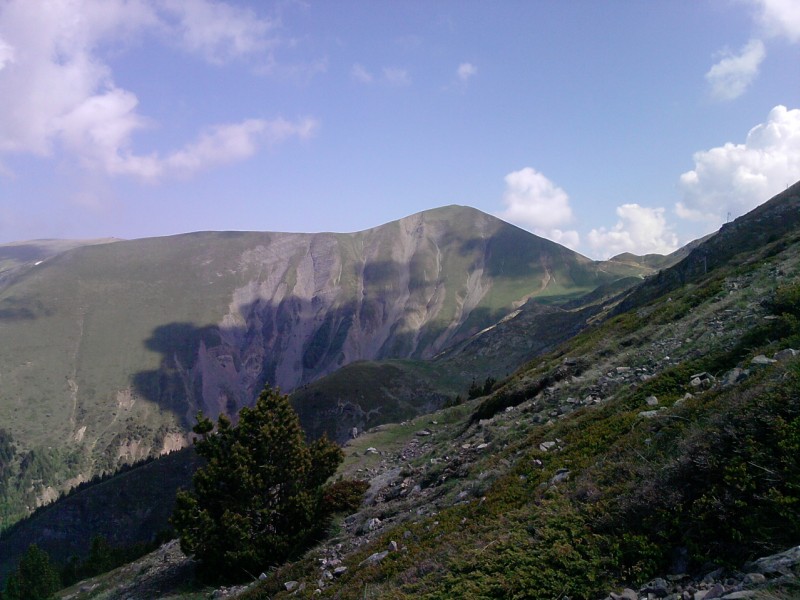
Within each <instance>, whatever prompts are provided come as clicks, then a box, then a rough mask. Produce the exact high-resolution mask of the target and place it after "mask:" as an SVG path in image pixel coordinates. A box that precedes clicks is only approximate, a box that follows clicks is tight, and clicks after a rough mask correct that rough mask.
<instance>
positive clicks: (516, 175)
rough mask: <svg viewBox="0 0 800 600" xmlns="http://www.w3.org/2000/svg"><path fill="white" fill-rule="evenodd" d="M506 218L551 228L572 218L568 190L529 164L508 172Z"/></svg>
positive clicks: (532, 225) (504, 196) (504, 212)
mask: <svg viewBox="0 0 800 600" xmlns="http://www.w3.org/2000/svg"><path fill="white" fill-rule="evenodd" d="M505 182H506V191H505V194H504V195H503V202H504V203H505V205H506V210H504V211H503V212H502V213H501V215H500V216H501V217H502V218H503V219H507V220H509V221H513V222H515V223H522V224H524V225H526V226H529V227H533V228H537V229H550V228H553V227H558V226H559V225H564V224H565V223H569V222H570V221H571V220H572V209H571V208H570V206H569V196H568V195H567V193H566V192H565V191H564V190H562V189H561V188H560V187H558V186H557V185H556V184H554V183H553V182H552V181H550V180H549V179H548V178H547V177H545V176H544V175H542V174H541V173H539V172H538V171H536V170H535V169H532V168H530V167H525V168H524V169H521V170H519V171H513V172H511V173H509V174H508V175H506V177H505Z"/></svg>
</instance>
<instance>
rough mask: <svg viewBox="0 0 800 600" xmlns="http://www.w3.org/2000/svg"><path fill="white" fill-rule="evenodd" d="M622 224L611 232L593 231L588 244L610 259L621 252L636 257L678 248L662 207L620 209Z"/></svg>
mask: <svg viewBox="0 0 800 600" xmlns="http://www.w3.org/2000/svg"><path fill="white" fill-rule="evenodd" d="M616 212H617V217H619V221H617V224H616V225H615V226H614V227H612V228H611V229H606V228H605V227H601V228H599V229H592V230H591V231H590V232H589V235H588V241H589V245H590V246H591V247H592V249H593V250H594V251H595V252H596V253H597V254H598V255H602V256H604V257H610V256H614V255H617V254H620V253H622V252H632V253H634V254H639V255H642V254H651V253H656V254H669V253H670V252H674V251H675V250H677V248H678V238H677V236H676V235H675V234H674V233H673V232H672V231H671V230H670V228H669V226H668V225H667V221H666V219H665V218H664V209H663V208H647V207H644V206H639V205H638V204H623V205H622V206H618V207H617V211H616Z"/></svg>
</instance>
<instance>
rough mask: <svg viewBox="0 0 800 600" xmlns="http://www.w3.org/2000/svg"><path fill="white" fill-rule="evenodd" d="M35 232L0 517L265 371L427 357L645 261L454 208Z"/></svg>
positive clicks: (157, 446)
mask: <svg viewBox="0 0 800 600" xmlns="http://www.w3.org/2000/svg"><path fill="white" fill-rule="evenodd" d="M44 246H45V245H43V244H35V243H31V244H23V245H20V246H17V247H16V250H15V252H16V254H13V256H14V257H15V258H14V259H13V260H16V261H17V263H15V264H17V266H20V265H22V263H24V268H21V270H19V271H18V272H17V273H16V274H15V276H14V277H13V278H12V279H10V280H9V281H8V283H7V285H6V286H5V287H4V288H3V289H2V290H0V334H1V335H2V338H3V340H4V341H5V342H6V343H4V344H3V345H2V346H0V375H1V376H2V390H1V391H0V423H2V424H3V425H2V427H3V431H2V432H0V433H2V436H0V437H3V439H6V440H7V441H8V443H10V444H11V447H13V449H14V453H13V457H12V458H11V459H9V461H8V465H6V466H5V467H4V468H3V470H2V472H3V473H4V474H5V479H6V481H5V482H4V483H6V484H7V485H5V489H6V492H7V493H6V499H5V501H4V506H5V510H4V511H3V513H2V514H3V520H4V522H6V523H9V522H12V521H13V520H14V519H15V518H17V517H18V516H19V515H21V514H24V513H25V512H27V511H29V510H30V509H32V508H33V507H34V506H36V505H39V504H42V503H44V502H47V501H49V500H51V499H53V498H54V497H55V496H56V495H57V493H58V491H59V490H63V489H65V488H67V487H69V486H70V485H73V484H75V483H77V482H79V481H82V480H86V479H88V478H89V477H91V476H92V475H93V474H96V473H99V472H108V471H112V470H114V469H115V468H116V467H118V466H119V465H121V464H125V463H128V462H131V461H134V460H138V459H141V458H144V457H147V456H153V455H158V454H160V453H163V452H168V451H170V450H174V449H177V448H179V447H182V446H183V445H185V444H186V432H187V431H188V429H189V428H190V427H191V425H192V424H193V422H194V417H195V415H196V413H197V411H198V410H202V411H204V413H205V414H207V415H210V416H212V417H216V415H218V414H219V413H220V412H225V413H228V414H230V415H235V414H236V412H237V411H238V410H239V408H241V407H242V406H246V405H248V404H249V403H251V402H252V401H253V399H254V397H255V396H256V394H257V392H258V391H260V389H261V388H262V387H263V385H264V384H265V383H267V382H269V383H270V384H272V385H277V386H279V387H280V388H281V389H282V390H284V391H291V390H293V389H296V388H298V387H301V386H304V385H307V384H309V383H311V382H313V381H315V380H316V379H318V378H320V377H322V376H324V375H327V374H330V373H333V372H334V371H336V370H338V369H340V368H341V367H343V366H345V365H348V364H351V363H356V362H357V361H362V360H378V359H380V360H383V359H414V360H419V359H429V358H432V357H435V356H437V355H438V354H440V353H441V352H443V351H444V350H446V349H448V348H450V347H453V346H454V345H456V344H459V343H461V342H464V341H465V340H467V339H469V338H470V337H471V336H472V335H474V334H476V333H478V332H480V331H482V330H484V329H486V328H487V327H491V326H493V325H495V324H496V323H497V322H498V321H500V320H501V319H503V318H505V317H508V316H509V315H511V314H513V312H514V311H516V310H518V309H520V307H521V306H523V305H524V304H525V303H526V302H528V301H529V300H531V299H536V300H537V301H540V302H548V303H558V302H562V301H567V300H569V299H574V298H575V297H577V296H580V295H582V294H585V293H586V292H589V291H591V290H593V289H595V288H596V287H597V286H599V285H602V284H606V283H608V282H611V281H614V280H615V279H617V278H619V277H621V276H630V275H632V274H639V273H641V272H642V269H641V268H640V267H637V266H631V265H625V264H618V265H614V264H611V263H596V262H593V261H591V260H589V259H587V258H586V257H583V256H581V255H579V254H576V253H575V252H573V251H571V250H568V249H566V248H564V247H562V246H559V245H557V244H555V243H553V242H550V241H547V240H544V239H541V238H539V237H537V236H535V235H533V234H530V233H528V232H525V231H523V230H521V229H519V228H517V227H514V226H512V225H509V224H507V223H504V222H503V221H500V220H499V219H496V218H494V217H491V216H489V215H486V214H483V213H481V212H479V211H477V210H474V209H471V208H467V207H461V206H448V207H444V208H440V209H436V210H431V211H426V212H423V213H419V214H416V215H412V216H409V217H406V218H404V219H401V220H399V221H396V222H393V223H389V224H386V225H383V226H380V227H376V228H374V229H369V230H366V231H362V232H358V233H352V234H335V233H319V234H290V233H258V232H200V233H193V234H186V235H179V236H172V237H164V238H151V239H141V240H130V241H115V242H114V243H107V244H97V245H81V246H80V247H76V248H73V249H70V250H67V251H62V252H57V250H61V249H63V247H57V246H55V245H54V246H50V247H49V249H48V248H45V249H44V250H42V247H44ZM20 248H28V254H25V253H24V252H21V250H20ZM36 248H38V250H36ZM8 252H10V250H9V251H8ZM43 253H44V254H43ZM45 254H46V256H45ZM33 258H35V259H36V260H33V262H31V260H32V259H33ZM507 368H508V367H507ZM461 379H463V377H462V378H461ZM462 383H463V382H461V381H459V382H458V385H459V386H460V385H461V384H462ZM437 387H438V388H441V386H439V385H438V384H437ZM457 389H460V387H458V388H456V389H454V388H453V387H450V388H448V387H447V386H445V387H444V388H441V389H440V390H439V391H440V392H442V391H443V392H444V395H442V394H441V393H439V395H437V396H435V397H432V398H431V399H430V400H423V401H422V402H421V403H420V405H419V406H414V407H413V410H414V411H419V410H428V409H431V408H434V407H438V406H440V405H441V404H442V403H443V402H444V399H445V397H446V396H447V395H448V394H449V395H451V396H452V397H454V396H455V395H456V393H457ZM412 404H413V403H412ZM370 410H371V409H370ZM380 410H381V408H380V407H378V411H379V412H380ZM384 412H385V417H386V418H391V417H392V416H394V415H395V414H398V413H396V412H395V411H393V410H392V409H390V408H389V407H387V408H386V409H385V411H384ZM374 422H375V420H374V419H373V421H371V422H370V423H374Z"/></svg>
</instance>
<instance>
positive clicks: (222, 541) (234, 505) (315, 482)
mask: <svg viewBox="0 0 800 600" xmlns="http://www.w3.org/2000/svg"><path fill="white" fill-rule="evenodd" d="M213 429H214V426H213V423H212V422H211V421H210V420H209V419H208V418H206V417H204V416H203V415H202V413H200V414H199V415H198V421H197V425H196V426H195V427H194V432H195V433H196V434H197V435H198V436H200V437H199V438H198V439H197V440H196V442H195V448H196V449H197V453H198V454H199V455H200V456H202V457H203V458H205V459H206V461H207V462H206V464H205V466H204V467H202V468H201V469H200V470H198V471H197V473H196V474H195V476H194V479H193V483H194V490H192V491H181V492H179V493H178V496H177V501H176V507H175V512H174V513H173V516H172V524H173V525H174V527H175V529H176V531H177V532H178V535H179V537H180V541H181V548H182V549H183V551H184V552H186V553H187V554H190V555H193V556H195V557H196V558H197V559H199V560H200V561H201V562H202V563H203V567H204V570H203V572H204V574H206V575H208V576H212V577H220V576H223V577H225V578H228V579H241V578H244V577H246V576H248V575H252V574H254V573H255V574H257V573H258V572H260V571H261V570H263V569H264V568H266V567H268V566H271V565H275V564H279V563H281V562H283V561H285V560H286V559H287V558H289V557H290V556H292V555H293V554H294V553H296V552H298V551H300V550H302V549H304V548H305V547H306V545H307V544H308V543H309V542H310V541H311V540H313V539H314V537H315V536H316V535H318V534H319V533H320V528H321V527H323V526H324V521H325V518H324V514H323V513H324V511H323V509H322V486H323V484H324V483H325V481H326V480H327V479H328V478H329V477H330V476H331V475H333V473H334V472H335V471H336V468H337V467H338V465H339V463H340V462H341V461H342V459H343V457H344V454H343V453H342V451H341V449H339V448H338V447H337V446H336V445H335V444H333V443H332V442H330V441H328V440H327V439H326V438H322V439H320V440H318V441H316V442H314V443H312V444H310V445H308V444H306V441H305V436H304V434H303V430H302V429H301V427H300V422H299V419H298V417H297V414H296V413H295V412H294V409H293V408H292V407H291V405H290V404H289V399H288V397H287V396H284V395H281V394H280V393H278V392H277V391H275V390H272V389H270V388H269V387H266V388H265V389H264V391H263V392H262V393H261V395H260V396H259V398H258V400H257V402H256V405H255V407H253V408H252V409H251V408H243V409H242V410H241V411H240V413H239V424H238V425H237V426H236V427H233V426H232V425H231V422H230V420H229V419H228V418H227V417H226V416H224V415H221V416H220V417H219V419H218V420H217V427H216V431H213Z"/></svg>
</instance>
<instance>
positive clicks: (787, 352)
mask: <svg viewBox="0 0 800 600" xmlns="http://www.w3.org/2000/svg"><path fill="white" fill-rule="evenodd" d="M797 354H798V352H797V350H795V349H794V348H784V349H783V350H780V351H778V352H776V353H775V354H773V356H772V358H773V359H775V360H777V361H780V362H783V361H786V360H791V359H792V358H794V357H795V356H797Z"/></svg>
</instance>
